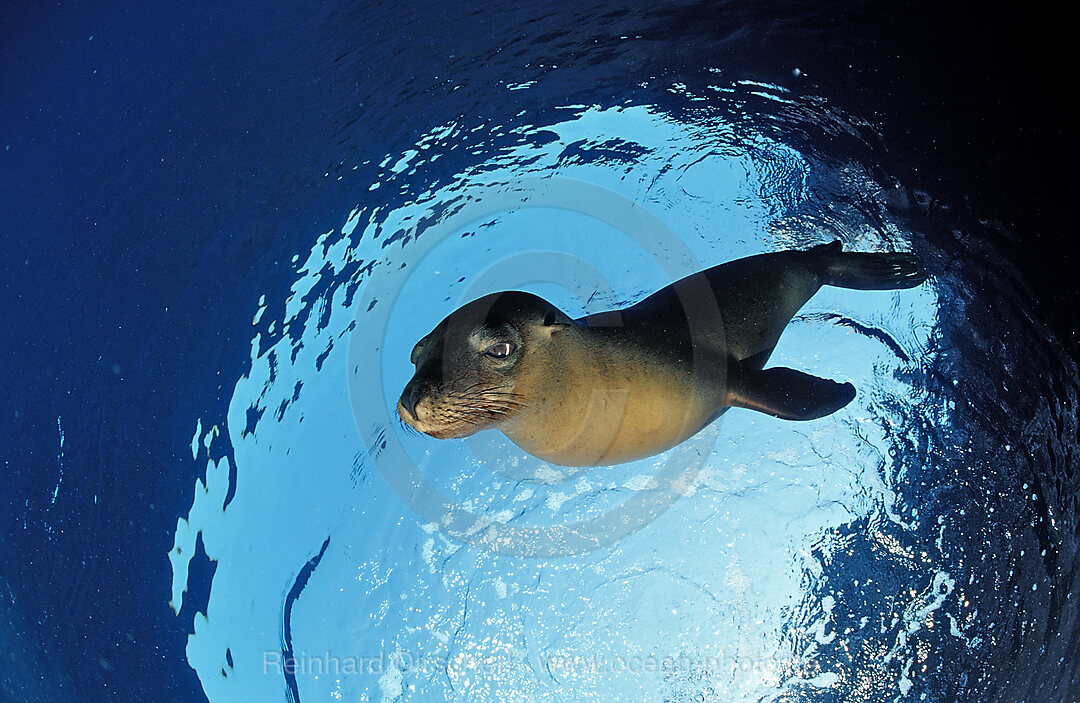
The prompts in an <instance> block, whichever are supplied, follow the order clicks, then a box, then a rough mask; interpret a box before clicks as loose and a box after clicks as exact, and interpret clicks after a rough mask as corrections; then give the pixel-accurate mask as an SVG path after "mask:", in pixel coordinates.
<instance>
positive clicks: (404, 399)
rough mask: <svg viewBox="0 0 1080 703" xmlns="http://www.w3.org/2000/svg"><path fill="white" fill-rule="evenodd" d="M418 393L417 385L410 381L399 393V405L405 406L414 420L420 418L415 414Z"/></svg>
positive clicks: (418, 397)
mask: <svg viewBox="0 0 1080 703" xmlns="http://www.w3.org/2000/svg"><path fill="white" fill-rule="evenodd" d="M420 395H421V393H420V391H419V387H418V385H417V384H415V383H410V384H409V385H408V386H406V387H405V390H404V391H403V392H402V393H401V400H400V402H401V407H403V408H405V410H407V411H408V413H409V414H410V415H412V417H413V419H414V420H419V419H420V417H419V416H418V415H417V414H416V402H417V401H418V400H419V399H420Z"/></svg>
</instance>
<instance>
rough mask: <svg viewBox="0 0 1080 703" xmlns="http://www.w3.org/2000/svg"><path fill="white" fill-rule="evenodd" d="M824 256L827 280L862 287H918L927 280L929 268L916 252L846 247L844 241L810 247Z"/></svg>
mask: <svg viewBox="0 0 1080 703" xmlns="http://www.w3.org/2000/svg"><path fill="white" fill-rule="evenodd" d="M809 251H810V252H812V253H815V254H817V255H818V256H819V257H821V262H822V264H823V266H824V273H823V281H822V282H823V283H825V284H826V285H830V286H838V287H840V288H855V289H858V290H895V289H898V288H914V287H915V286H917V285H919V284H921V283H922V282H923V281H925V280H926V271H925V269H923V267H922V265H921V264H920V263H919V260H918V259H917V258H916V257H915V255H914V254H908V253H905V252H888V253H863V252H847V251H842V250H841V248H840V242H832V243H830V244H820V245H818V246H816V247H813V248H812V249H810V250H809Z"/></svg>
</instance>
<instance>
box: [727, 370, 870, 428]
mask: <svg viewBox="0 0 1080 703" xmlns="http://www.w3.org/2000/svg"><path fill="white" fill-rule="evenodd" d="M854 397H855V386H853V385H851V384H850V383H837V382H836V381H830V380H829V379H827V378H819V377H817V376H811V375H810V374H808V373H803V372H802V371H796V370H795V369H789V368H784V367H783V366H778V367H775V368H771V369H765V370H764V371H755V370H753V369H747V368H742V367H740V366H738V365H736V364H732V365H731V367H730V369H729V371H728V392H727V399H726V404H727V405H731V406H734V407H737V408H749V409H750V410H757V411H758V412H763V413H765V414H767V415H772V416H774V417H779V418H781V419H784V420H816V419H817V418H819V417H825V416H826V415H830V414H832V413H834V412H836V411H837V410H839V409H840V408H842V407H844V406H845V405H847V404H848V403H850V402H851V399H852V398H854Z"/></svg>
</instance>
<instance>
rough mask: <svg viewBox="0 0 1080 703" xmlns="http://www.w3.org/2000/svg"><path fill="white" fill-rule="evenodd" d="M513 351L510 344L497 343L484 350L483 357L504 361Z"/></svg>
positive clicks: (512, 346)
mask: <svg viewBox="0 0 1080 703" xmlns="http://www.w3.org/2000/svg"><path fill="white" fill-rule="evenodd" d="M513 351H514V345H513V344H511V343H510V342H498V343H496V344H492V345H491V346H490V347H488V348H487V349H485V350H484V356H490V357H491V358H492V359H505V358H506V357H508V356H510V353H511V352H513Z"/></svg>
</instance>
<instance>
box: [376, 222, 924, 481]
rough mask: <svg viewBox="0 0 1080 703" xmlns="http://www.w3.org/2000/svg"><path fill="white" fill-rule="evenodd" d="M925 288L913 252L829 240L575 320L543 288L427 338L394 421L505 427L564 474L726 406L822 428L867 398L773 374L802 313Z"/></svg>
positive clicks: (464, 313) (451, 322) (706, 274)
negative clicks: (846, 291)
mask: <svg viewBox="0 0 1080 703" xmlns="http://www.w3.org/2000/svg"><path fill="white" fill-rule="evenodd" d="M925 279H926V274H925V273H924V272H923V271H922V269H921V267H920V266H919V264H918V261H917V260H916V258H915V257H914V256H913V255H911V254H905V253H888V254H871V253H853V252H844V251H842V249H841V245H840V242H832V243H830V244H822V245H818V246H815V247H812V248H810V249H808V250H803V251H797V250H789V251H781V252H777V253H773V254H759V255H757V256H750V257H747V258H744V259H738V260H736V261H732V262H729V263H726V264H721V265H719V266H715V267H713V268H710V269H707V270H705V271H701V272H699V273H696V274H692V275H690V276H687V277H686V278H683V279H680V280H679V281H676V282H675V283H672V284H671V285H669V286H667V287H665V288H662V289H660V290H658V291H657V292H655V293H653V294H652V295H650V296H648V297H647V298H645V299H644V300H642V301H641V302H639V303H636V304H634V305H631V306H629V307H627V308H624V309H621V310H614V311H610V312H606V313H600V314H598V315H589V316H586V317H583V318H580V319H576V320H572V319H570V318H569V317H568V316H567V315H566V314H565V313H563V312H562V311H561V310H559V309H558V308H556V307H555V306H554V305H552V304H551V303H548V302H547V301H546V300H544V299H543V298H540V297H538V296H536V295H532V294H531V293H525V292H522V291H506V292H502V293H494V294H491V295H487V296H484V297H482V298H480V299H478V300H474V301H473V302H471V303H468V304H466V305H464V306H462V307H461V308H459V309H457V310H455V311H454V312H453V313H451V314H450V315H449V316H448V317H447V318H446V319H444V320H443V321H442V322H440V323H439V324H438V326H436V327H435V329H434V330H432V332H431V333H430V334H428V335H427V336H426V337H424V338H423V339H421V340H420V341H419V342H417V344H416V346H415V347H414V348H413V350H412V363H413V364H414V365H415V366H416V373H415V375H414V376H413V377H412V379H411V380H410V381H409V383H408V384H407V385H406V386H405V389H404V391H403V392H402V394H401V398H400V399H399V401H398V405H397V410H398V414H399V415H400V416H401V418H402V420H403V421H404V422H405V423H406V424H408V425H409V426H411V427H413V428H415V429H417V430H419V431H421V432H424V433H426V434H428V435H431V436H432V437H435V438H438V439H448V438H457V437H466V436H468V435H471V434H473V433H474V432H477V431H479V430H483V429H497V430H500V431H501V432H502V433H503V434H505V435H506V436H507V437H508V438H509V439H510V440H511V441H513V442H514V443H515V444H517V445H518V446H519V447H521V448H522V449H524V450H525V451H527V452H528V453H530V454H532V455H534V456H536V457H538V458H540V459H543V460H545V461H548V462H550V463H552V464H558V465H561V466H598V465H608V464H617V463H621V462H626V461H633V460H635V459H640V458H643V457H647V456H651V455H653V454H657V453H660V452H662V451H664V450H666V449H669V448H671V447H673V446H675V445H676V444H678V443H680V442H682V441H683V440H685V439H687V438H689V437H691V436H693V435H694V434H696V433H697V432H698V431H699V430H701V429H702V428H703V427H705V426H706V425H708V424H709V423H710V422H712V421H713V420H714V419H716V418H717V417H718V416H719V415H720V414H721V413H722V412H724V410H726V409H727V408H728V407H741V408H750V409H753V410H757V411H759V412H763V413H768V414H770V415H774V416H776V417H780V418H785V419H789V420H812V419H815V418H820V417H823V416H825V415H828V414H830V413H833V412H835V411H836V410H839V409H840V408H842V407H844V406H845V405H847V404H848V403H849V402H850V401H851V400H852V398H854V397H855V388H854V386H852V385H851V384H850V383H837V382H835V381H830V380H827V379H823V378H818V377H816V376H811V375H809V374H806V373H802V372H801V371H796V370H794V369H788V368H782V367H776V368H770V369H764V366H765V362H766V361H767V360H768V358H769V355H770V354H771V353H772V350H773V348H774V347H775V346H776V343H777V340H778V339H779V338H780V334H781V332H783V330H784V327H785V326H786V325H787V324H788V322H789V321H790V320H791V318H792V316H793V315H794V314H795V313H796V312H797V311H798V310H799V308H801V307H802V306H803V304H804V303H805V302H806V301H807V300H809V299H810V296H812V295H813V294H814V293H816V292H817V290H818V289H819V288H820V287H821V286H823V285H830V286H839V287H842V288H856V289H863V290H883V289H899V288H911V287H913V286H917V285H919V284H920V283H922V282H923V281H924V280H925ZM763 369H764V370H763Z"/></svg>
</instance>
